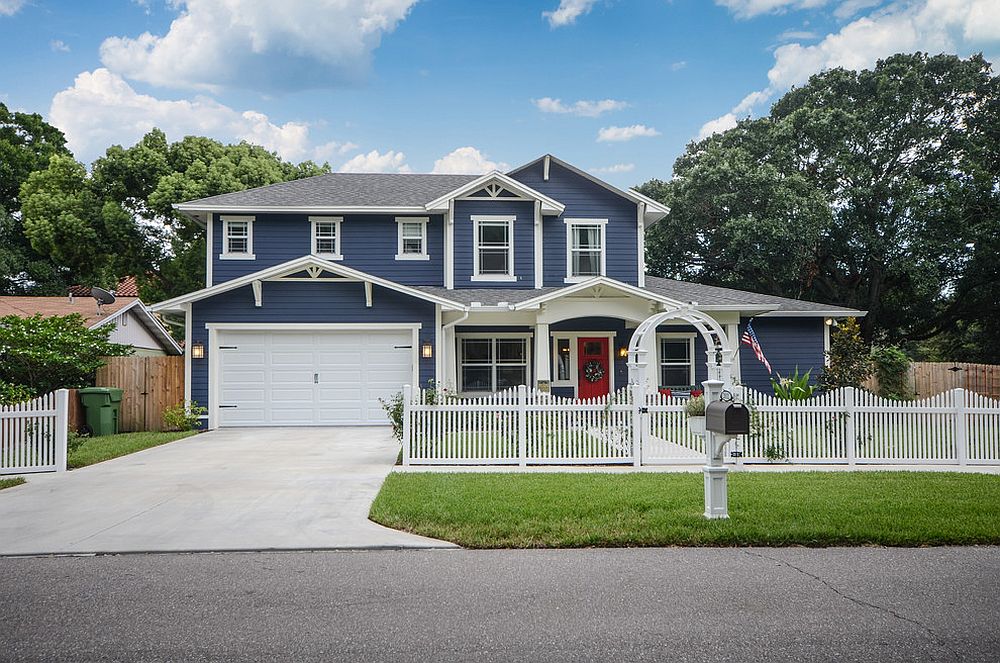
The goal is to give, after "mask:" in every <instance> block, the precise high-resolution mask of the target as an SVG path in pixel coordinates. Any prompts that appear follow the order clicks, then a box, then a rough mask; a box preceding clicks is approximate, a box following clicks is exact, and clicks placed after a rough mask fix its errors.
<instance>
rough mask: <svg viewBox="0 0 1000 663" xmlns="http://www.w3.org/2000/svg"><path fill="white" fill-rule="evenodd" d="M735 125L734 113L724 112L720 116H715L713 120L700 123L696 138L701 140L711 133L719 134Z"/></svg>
mask: <svg viewBox="0 0 1000 663" xmlns="http://www.w3.org/2000/svg"><path fill="white" fill-rule="evenodd" d="M735 126H736V114H735V113H726V114H725V115H723V116H722V117H717V118H715V119H714V120H709V121H708V122H706V123H705V124H703V125H701V130H700V131H698V140H703V139H705V138H708V137H709V136H711V135H712V134H721V133H722V132H724V131H728V130H729V129H732V128H733V127H735Z"/></svg>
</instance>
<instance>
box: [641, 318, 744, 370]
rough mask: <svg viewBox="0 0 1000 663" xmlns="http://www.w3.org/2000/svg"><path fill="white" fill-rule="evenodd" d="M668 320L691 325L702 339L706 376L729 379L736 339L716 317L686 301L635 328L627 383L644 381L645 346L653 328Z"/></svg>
mask: <svg viewBox="0 0 1000 663" xmlns="http://www.w3.org/2000/svg"><path fill="white" fill-rule="evenodd" d="M668 320H683V321H684V322H687V323H688V324H690V325H691V326H693V327H694V328H695V330H697V332H698V333H699V334H701V337H702V338H703V339H705V347H706V352H705V354H706V364H707V365H708V376H709V378H711V379H715V380H722V381H723V382H725V383H729V382H731V373H730V369H731V367H732V363H733V357H734V356H735V354H736V346H735V345H734V342H735V339H730V338H729V337H728V336H727V335H726V332H725V330H724V329H723V328H722V325H720V324H719V322H718V321H717V320H716V319H715V318H713V317H712V316H710V315H708V314H707V313H704V312H702V311H699V310H697V309H696V308H694V304H688V305H685V306H677V307H674V308H671V309H667V310H666V311H661V312H660V313H654V314H653V315H651V316H649V317H648V318H646V319H645V320H643V321H642V322H641V323H639V326H638V327H636V329H635V332H633V334H632V340H631V341H629V345H628V368H629V383H630V384H638V385H645V384H646V377H647V375H646V368H647V367H648V366H649V357H647V354H648V353H649V351H648V350H647V349H646V348H648V347H650V339H651V338H652V339H654V340H655V338H656V328H657V327H659V326H660V325H662V324H663V323H664V322H667V321H668ZM716 340H718V344H716ZM653 347H655V346H653ZM717 351H721V352H722V361H721V363H720V362H717V361H716V360H715V355H716V352H717Z"/></svg>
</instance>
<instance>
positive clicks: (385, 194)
mask: <svg viewBox="0 0 1000 663" xmlns="http://www.w3.org/2000/svg"><path fill="white" fill-rule="evenodd" d="M476 177H478V176H477V175H426V174H417V173H330V174H328V175H317V176H315V177H307V178H305V179H301V180H293V181H291V182H280V183H278V184H271V185H268V186H262V187H258V188H256V189H247V190H246V191H236V192H233V193H223V194H220V195H218V196H209V197H208V198H202V199H200V200H192V201H190V202H187V203H183V204H182V205H181V206H180V207H182V208H187V209H198V208H201V207H234V208H245V207H255V208H258V209H260V210H266V209H267V208H269V207H332V208H336V207H420V206H423V205H424V204H426V203H429V202H430V201H432V200H434V199H436V198H439V197H441V196H443V195H444V194H446V193H448V192H449V191H453V190H455V189H457V188H458V187H460V186H462V185H463V184H467V183H468V182H471V181H472V180H474V179H476Z"/></svg>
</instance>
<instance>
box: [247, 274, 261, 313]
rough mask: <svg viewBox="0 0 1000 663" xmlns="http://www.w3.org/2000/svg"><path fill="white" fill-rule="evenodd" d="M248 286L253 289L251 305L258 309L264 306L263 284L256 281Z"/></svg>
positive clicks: (258, 280)
mask: <svg viewBox="0 0 1000 663" xmlns="http://www.w3.org/2000/svg"><path fill="white" fill-rule="evenodd" d="M250 285H251V286H252V287H253V305H254V306H256V307H257V308H260V307H261V306H263V305H264V302H263V299H264V284H263V283H261V282H260V279H257V280H255V281H254V282H253V283H251V284H250Z"/></svg>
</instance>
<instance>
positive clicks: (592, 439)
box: [403, 386, 1000, 465]
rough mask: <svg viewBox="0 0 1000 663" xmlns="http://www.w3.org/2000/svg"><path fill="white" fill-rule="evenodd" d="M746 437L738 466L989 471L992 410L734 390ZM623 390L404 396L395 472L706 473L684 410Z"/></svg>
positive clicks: (940, 399) (971, 396) (986, 401)
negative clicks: (610, 468)
mask: <svg viewBox="0 0 1000 663" xmlns="http://www.w3.org/2000/svg"><path fill="white" fill-rule="evenodd" d="M736 396H737V398H738V399H739V400H742V401H743V402H745V403H747V404H748V406H749V407H750V409H751V413H752V417H751V434H750V435H748V436H744V437H741V438H738V439H737V440H736V441H735V442H734V443H731V447H730V449H731V451H739V452H740V453H739V454H737V455H738V456H739V457H741V458H742V461H743V462H749V463H761V462H768V461H771V460H789V461H792V462H797V463H834V464H836V463H842V464H847V465H855V464H862V463H871V464H918V465H919V464H952V465H973V464H980V465H986V464H990V465H994V464H1000V402H998V401H996V400H993V399H990V398H987V397H985V396H982V395H980V394H975V393H972V392H969V391H966V390H964V389H953V390H951V391H948V392H946V393H943V394H939V395H937V396H933V397H931V398H927V399H923V400H919V401H892V400H888V399H884V398H880V397H878V396H876V395H874V394H871V393H869V392H866V391H862V390H859V389H853V388H847V389H838V390H836V391H834V392H830V393H826V394H823V395H821V396H818V397H815V398H811V399H809V400H805V401H786V400H780V399H777V398H775V397H774V396H771V395H768V394H763V393H761V392H758V391H754V390H751V389H745V388H744V389H739V390H738V391H737V393H736ZM638 398H639V400H640V402H639V404H638V406H637V405H636V403H635V398H634V397H633V396H632V395H631V390H630V389H622V390H620V391H618V392H616V393H614V394H610V395H608V396H603V397H599V398H593V399H584V400H578V399H570V398H560V397H556V396H552V395H551V394H549V393H545V392H540V391H535V390H528V389H526V388H525V387H523V386H522V387H518V388H517V389H512V390H508V391H504V392H499V393H496V394H491V395H488V396H483V397H480V398H460V397H444V398H442V397H441V396H440V395H438V394H437V393H436V392H429V391H425V390H416V391H413V390H411V389H410V388H409V387H406V388H405V389H404V394H403V399H404V411H403V463H404V464H405V465H446V464H452V465H517V464H519V465H529V464H566V465H570V464H609V463H632V464H640V463H641V464H692V463H703V462H704V461H705V451H704V442H703V439H702V438H701V436H698V435H695V434H692V433H691V431H690V430H689V428H688V421H689V420H688V418H687V416H686V415H685V413H684V406H685V404H686V399H683V398H678V397H672V396H663V395H660V394H650V395H640V396H639V397H638Z"/></svg>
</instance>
